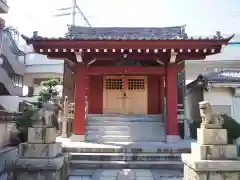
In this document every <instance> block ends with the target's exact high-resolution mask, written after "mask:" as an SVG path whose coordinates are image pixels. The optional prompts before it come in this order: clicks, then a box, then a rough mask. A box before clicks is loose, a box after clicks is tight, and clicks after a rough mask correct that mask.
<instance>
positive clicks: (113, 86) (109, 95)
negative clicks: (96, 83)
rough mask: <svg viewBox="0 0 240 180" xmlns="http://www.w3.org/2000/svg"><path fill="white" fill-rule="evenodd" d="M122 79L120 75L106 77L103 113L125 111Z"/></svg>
mask: <svg viewBox="0 0 240 180" xmlns="http://www.w3.org/2000/svg"><path fill="white" fill-rule="evenodd" d="M122 94H123V91H122V79H121V78H120V77H119V76H118V77H117V76H108V77H105V78H104V87H103V98H104V100H103V113H105V114H106V113H123V112H124V110H123V100H122Z"/></svg>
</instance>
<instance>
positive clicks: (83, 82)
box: [71, 64, 87, 141]
mask: <svg viewBox="0 0 240 180" xmlns="http://www.w3.org/2000/svg"><path fill="white" fill-rule="evenodd" d="M86 88H87V69H86V66H85V65H83V64H81V65H78V67H77V68H76V75H75V111H74V120H73V135H72V137H71V140H72V141H84V131H85V129H84V124H85V117H86V112H85V106H86V104H85V96H86Z"/></svg>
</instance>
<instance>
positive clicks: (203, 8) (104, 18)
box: [5, 0, 240, 36]
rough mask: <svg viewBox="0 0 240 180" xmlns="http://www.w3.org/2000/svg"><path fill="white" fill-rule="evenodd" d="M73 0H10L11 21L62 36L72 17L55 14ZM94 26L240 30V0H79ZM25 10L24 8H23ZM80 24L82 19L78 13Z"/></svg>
mask: <svg viewBox="0 0 240 180" xmlns="http://www.w3.org/2000/svg"><path fill="white" fill-rule="evenodd" d="M71 1H72V0H8V4H9V6H10V10H9V14H8V15H7V17H5V19H6V23H7V24H8V25H12V26H14V27H18V29H19V30H20V32H21V33H23V34H26V35H29V36H31V35H32V31H34V30H38V31H39V34H40V35H42V36H62V35H63V34H64V32H66V25H67V24H70V23H71V18H70V17H53V14H56V11H55V10H56V9H57V8H61V7H64V6H65V7H67V6H70V5H71ZM77 2H78V4H79V6H80V7H81V9H82V10H83V11H84V13H85V15H86V16H87V17H88V19H89V21H90V22H91V24H92V26H115V27H116V26H130V27H131V26H141V27H144V26H147V27H161V26H174V25H183V24H186V25H187V27H186V31H187V33H188V34H190V35H200V34H203V35H205V34H215V31H218V30H220V31H221V32H223V33H227V34H231V33H236V32H240V0H119V1H117V0H78V1H77ZM24 10H25V11H24ZM77 24H79V25H83V24H84V23H83V20H82V19H81V18H80V16H77Z"/></svg>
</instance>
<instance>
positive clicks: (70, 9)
mask: <svg viewBox="0 0 240 180" xmlns="http://www.w3.org/2000/svg"><path fill="white" fill-rule="evenodd" d="M76 10H77V11H76ZM57 11H62V13H60V14H57V15H54V16H56V17H60V16H71V18H72V26H75V25H76V14H80V15H81V16H82V18H83V19H84V21H85V23H86V24H87V26H89V27H91V24H90V22H89V20H88V18H87V17H86V16H85V14H84V13H83V11H82V10H81V9H80V7H79V6H78V4H77V1H76V0H72V6H71V7H63V8H60V9H57ZM63 11H65V12H63Z"/></svg>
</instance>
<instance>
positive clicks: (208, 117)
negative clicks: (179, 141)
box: [199, 101, 224, 129]
mask: <svg viewBox="0 0 240 180" xmlns="http://www.w3.org/2000/svg"><path fill="white" fill-rule="evenodd" d="M199 109H200V116H201V118H202V123H201V128H208V129H218V128H222V125H223V123H224V120H223V118H222V117H221V116H220V115H219V114H216V113H214V112H213V110H212V107H211V105H210V103H209V102H207V101H202V102H199Z"/></svg>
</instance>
